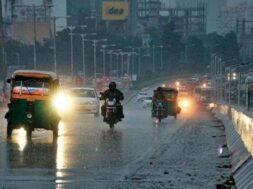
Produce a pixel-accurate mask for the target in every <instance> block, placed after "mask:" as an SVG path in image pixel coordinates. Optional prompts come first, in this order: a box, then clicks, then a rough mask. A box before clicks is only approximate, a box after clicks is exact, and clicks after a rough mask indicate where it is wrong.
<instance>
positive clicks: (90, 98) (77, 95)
mask: <svg viewBox="0 0 253 189" xmlns="http://www.w3.org/2000/svg"><path fill="white" fill-rule="evenodd" d="M70 94H71V95H72V98H73V104H74V108H75V110H76V111H82V112H87V113H92V114H94V116H99V110H100V101H99V97H98V95H97V93H96V91H95V89H94V88H84V87H81V88H71V89H70Z"/></svg>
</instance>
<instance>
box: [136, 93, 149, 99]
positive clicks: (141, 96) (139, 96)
mask: <svg viewBox="0 0 253 189" xmlns="http://www.w3.org/2000/svg"><path fill="white" fill-rule="evenodd" d="M147 97H148V93H147V92H143V91H142V92H139V93H138V95H137V101H143V99H145V98H147Z"/></svg>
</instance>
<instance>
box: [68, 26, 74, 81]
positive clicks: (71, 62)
mask: <svg viewBox="0 0 253 189" xmlns="http://www.w3.org/2000/svg"><path fill="white" fill-rule="evenodd" d="M74 28H75V27H74V26H70V27H69V30H70V66H71V78H72V80H73V78H74V57H73V30H74Z"/></svg>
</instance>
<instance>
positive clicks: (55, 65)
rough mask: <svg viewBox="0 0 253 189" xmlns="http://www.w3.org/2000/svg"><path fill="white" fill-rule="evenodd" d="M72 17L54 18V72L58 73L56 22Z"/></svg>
mask: <svg viewBox="0 0 253 189" xmlns="http://www.w3.org/2000/svg"><path fill="white" fill-rule="evenodd" d="M69 17H70V16H57V17H56V16H54V17H52V19H53V27H54V28H53V30H54V31H53V32H54V72H55V73H56V72H57V55H56V53H57V45H56V20H57V19H61V18H69Z"/></svg>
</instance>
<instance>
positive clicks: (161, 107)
mask: <svg viewBox="0 0 253 189" xmlns="http://www.w3.org/2000/svg"><path fill="white" fill-rule="evenodd" d="M167 116H168V114H167V111H166V107H165V104H164V103H163V102H161V101H158V102H157V103H156V105H155V109H154V113H153V117H155V118H156V119H157V121H158V123H160V122H161V120H162V119H164V118H167Z"/></svg>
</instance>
